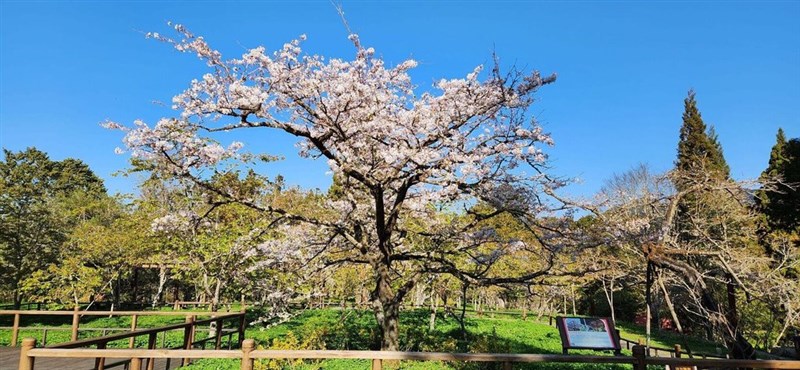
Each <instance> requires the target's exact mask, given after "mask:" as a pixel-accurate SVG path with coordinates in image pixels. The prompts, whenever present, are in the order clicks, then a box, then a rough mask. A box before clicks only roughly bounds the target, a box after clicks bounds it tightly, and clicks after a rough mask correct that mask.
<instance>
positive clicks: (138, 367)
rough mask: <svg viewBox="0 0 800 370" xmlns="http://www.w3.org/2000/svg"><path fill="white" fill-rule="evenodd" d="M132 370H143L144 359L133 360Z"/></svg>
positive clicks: (135, 358) (136, 358) (134, 358)
mask: <svg viewBox="0 0 800 370" xmlns="http://www.w3.org/2000/svg"><path fill="white" fill-rule="evenodd" d="M130 370H142V359H141V358H138V357H133V358H131V368H130Z"/></svg>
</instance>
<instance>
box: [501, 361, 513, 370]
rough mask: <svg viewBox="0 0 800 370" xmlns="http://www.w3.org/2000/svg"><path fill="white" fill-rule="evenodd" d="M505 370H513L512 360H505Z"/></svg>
mask: <svg viewBox="0 0 800 370" xmlns="http://www.w3.org/2000/svg"><path fill="white" fill-rule="evenodd" d="M503 370H511V362H510V361H506V362H503Z"/></svg>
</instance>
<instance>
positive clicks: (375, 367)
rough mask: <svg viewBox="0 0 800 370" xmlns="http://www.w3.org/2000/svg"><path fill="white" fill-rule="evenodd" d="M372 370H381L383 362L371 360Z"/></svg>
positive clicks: (375, 359) (377, 359) (376, 359)
mask: <svg viewBox="0 0 800 370" xmlns="http://www.w3.org/2000/svg"><path fill="white" fill-rule="evenodd" d="M372 370H383V361H381V359H379V358H373V359H372Z"/></svg>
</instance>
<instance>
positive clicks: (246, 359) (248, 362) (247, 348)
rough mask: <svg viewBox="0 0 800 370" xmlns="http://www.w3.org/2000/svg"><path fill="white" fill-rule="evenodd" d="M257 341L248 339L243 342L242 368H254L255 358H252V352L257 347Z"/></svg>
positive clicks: (250, 369) (246, 369)
mask: <svg viewBox="0 0 800 370" xmlns="http://www.w3.org/2000/svg"><path fill="white" fill-rule="evenodd" d="M255 346H256V342H255V341H254V340H252V339H246V340H245V341H244V342H242V369H241V370H253V359H252V358H250V352H252V351H253V348H255Z"/></svg>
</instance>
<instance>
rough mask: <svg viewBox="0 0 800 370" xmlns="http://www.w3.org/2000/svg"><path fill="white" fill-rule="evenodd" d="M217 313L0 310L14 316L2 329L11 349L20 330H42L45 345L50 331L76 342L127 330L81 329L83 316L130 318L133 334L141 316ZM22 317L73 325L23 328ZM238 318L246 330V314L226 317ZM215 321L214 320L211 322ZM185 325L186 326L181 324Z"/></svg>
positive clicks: (187, 316) (207, 313)
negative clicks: (62, 319) (91, 334)
mask: <svg viewBox="0 0 800 370" xmlns="http://www.w3.org/2000/svg"><path fill="white" fill-rule="evenodd" d="M215 314H217V313H214V312H207V311H200V312H188V311H184V312H171V311H80V310H78V309H77V308H76V309H74V310H72V311H26V310H0V315H13V316H14V322H13V324H12V326H11V327H10V328H9V327H2V328H0V329H11V343H10V345H11V347H16V346H17V343H18V338H19V332H20V330H42V341H43V342H44V343H43V344H46V343H47V333H48V331H54V330H69V331H70V332H71V335H70V341H72V342H75V341H77V340H78V332H79V331H80V330H84V331H98V330H99V331H103V336H105V333H107V332H108V331H122V330H126V329H124V328H80V319H81V317H83V316H107V317H111V316H130V317H131V327H130V331H131V332H133V331H135V330H136V329H137V325H138V319H139V317H140V316H184V317H185V318H186V322H187V323H188V322H190V320H192V321H196V318H197V316H210V315H215ZM22 316H72V325H71V326H70V327H69V328H65V327H23V326H20V319H21V317H22ZM232 316H236V317H238V318H239V320H240V327H241V328H242V330H244V329H243V328H244V322H245V319H244V314H243V313H236V314H232V315H226V316H224V317H232ZM211 321H214V320H211ZM179 325H185V324H179ZM131 343H133V339H131Z"/></svg>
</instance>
